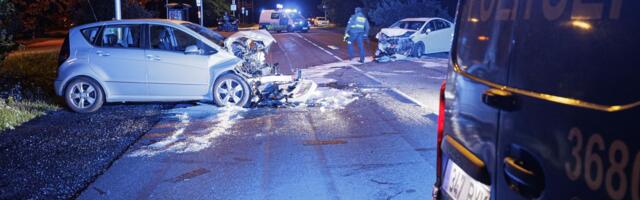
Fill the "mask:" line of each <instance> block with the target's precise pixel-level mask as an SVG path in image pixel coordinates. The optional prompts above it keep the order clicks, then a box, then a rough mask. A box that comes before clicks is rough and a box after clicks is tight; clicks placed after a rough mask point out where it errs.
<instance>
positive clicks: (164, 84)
mask: <svg viewBox="0 0 640 200" xmlns="http://www.w3.org/2000/svg"><path fill="white" fill-rule="evenodd" d="M148 30H149V48H148V49H147V50H146V53H145V57H146V58H147V66H148V68H149V73H148V74H149V95H151V96H153V97H154V98H157V99H158V100H198V99H202V98H203V96H204V95H206V94H207V93H208V89H209V83H210V81H211V72H210V71H209V55H210V54H211V51H212V49H209V48H207V47H206V45H204V44H202V42H201V41H199V40H198V39H197V38H196V37H194V36H192V35H190V34H188V33H186V32H184V31H182V30H180V29H177V28H174V27H170V26H166V25H156V24H150V25H149V28H148ZM193 45H195V46H197V47H198V48H199V49H200V50H202V52H201V53H187V52H185V50H186V48H187V47H189V46H193ZM205 51H206V52H209V53H204V52H205Z"/></svg>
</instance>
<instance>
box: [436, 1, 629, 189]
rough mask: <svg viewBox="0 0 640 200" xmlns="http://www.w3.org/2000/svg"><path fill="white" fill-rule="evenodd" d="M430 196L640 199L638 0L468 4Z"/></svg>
mask: <svg viewBox="0 0 640 200" xmlns="http://www.w3.org/2000/svg"><path fill="white" fill-rule="evenodd" d="M456 21H457V22H456V32H455V36H454V41H453V45H452V50H451V61H450V67H449V68H450V72H449V74H448V76H447V79H446V81H445V83H443V85H442V91H441V97H440V98H441V102H440V106H441V109H440V116H439V123H438V125H439V127H438V143H439V147H440V148H438V169H437V172H438V175H437V176H438V177H437V181H436V184H435V187H434V193H433V195H434V199H509V200H511V199H576V200H578V199H633V200H640V64H639V62H638V61H639V60H638V59H640V0H461V1H460V3H459V6H458V13H457V17H456Z"/></svg>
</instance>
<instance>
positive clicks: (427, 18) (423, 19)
mask: <svg viewBox="0 0 640 200" xmlns="http://www.w3.org/2000/svg"><path fill="white" fill-rule="evenodd" d="M432 19H442V18H437V17H416V18H405V19H402V20H400V21H403V22H404V21H425V22H426V21H430V20H432Z"/></svg>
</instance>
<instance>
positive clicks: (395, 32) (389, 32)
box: [380, 28, 416, 37]
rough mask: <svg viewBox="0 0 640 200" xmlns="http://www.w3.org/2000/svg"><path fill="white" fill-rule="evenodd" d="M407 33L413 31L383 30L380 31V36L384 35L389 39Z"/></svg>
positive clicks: (413, 31) (412, 31) (399, 29)
mask: <svg viewBox="0 0 640 200" xmlns="http://www.w3.org/2000/svg"><path fill="white" fill-rule="evenodd" d="M407 32H411V33H415V32H416V31H415V30H411V29H403V28H383V29H381V30H380V33H381V34H385V35H386V36H389V37H396V36H401V35H404V34H406V33H407Z"/></svg>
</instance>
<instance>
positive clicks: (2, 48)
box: [0, 0, 16, 62]
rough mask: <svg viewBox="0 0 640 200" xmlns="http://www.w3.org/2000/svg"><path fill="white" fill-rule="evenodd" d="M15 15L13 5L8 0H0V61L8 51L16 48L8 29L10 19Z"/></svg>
mask: <svg viewBox="0 0 640 200" xmlns="http://www.w3.org/2000/svg"><path fill="white" fill-rule="evenodd" d="M14 16H15V7H14V5H13V3H11V2H9V1H8V0H0V62H2V61H3V60H4V58H5V56H6V55H7V53H9V52H10V51H12V50H14V49H15V48H16V43H15V42H14V41H13V35H12V34H11V32H10V30H9V29H8V27H9V23H10V21H11V20H12V19H13V17H14Z"/></svg>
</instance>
